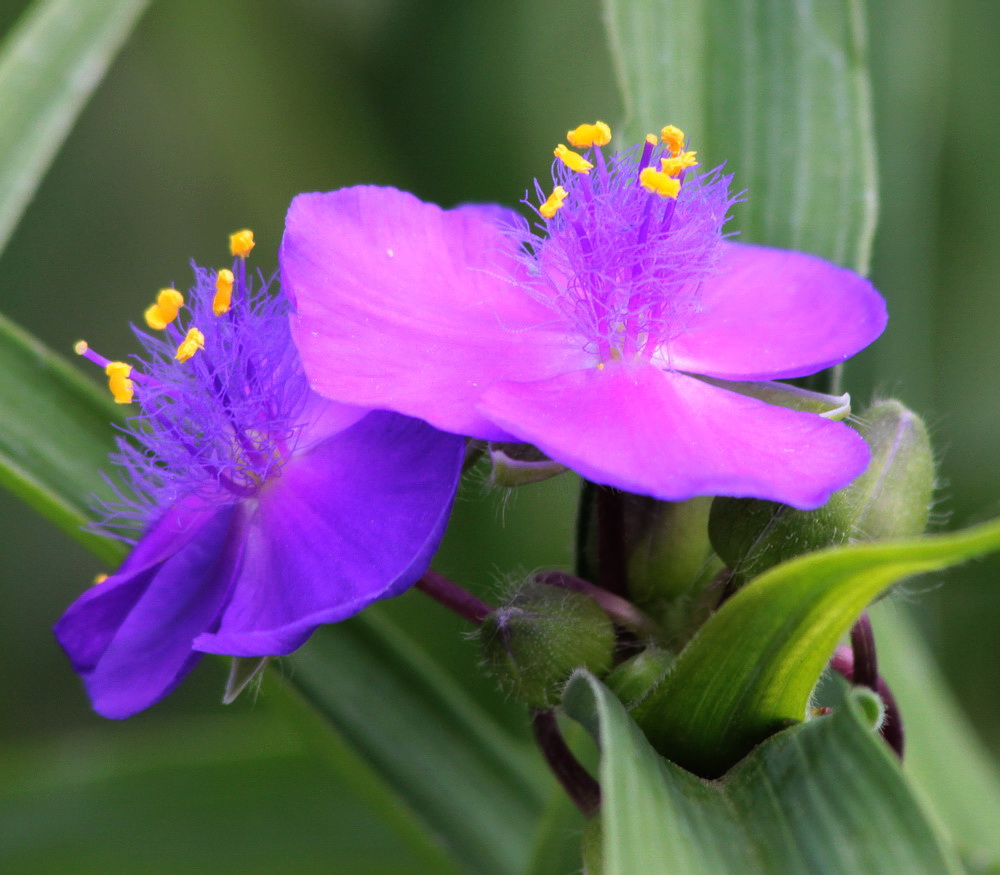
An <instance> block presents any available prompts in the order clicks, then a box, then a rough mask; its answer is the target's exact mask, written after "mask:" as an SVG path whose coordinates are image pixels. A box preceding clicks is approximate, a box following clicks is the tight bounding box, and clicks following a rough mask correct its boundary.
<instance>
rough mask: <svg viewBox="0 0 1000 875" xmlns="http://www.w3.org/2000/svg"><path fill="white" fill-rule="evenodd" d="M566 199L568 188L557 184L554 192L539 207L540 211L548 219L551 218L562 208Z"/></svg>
mask: <svg viewBox="0 0 1000 875" xmlns="http://www.w3.org/2000/svg"><path fill="white" fill-rule="evenodd" d="M564 200H566V189H565V188H563V187H562V186H561V185H557V186H556V187H555V188H554V189H552V194H550V195H549V196H548V197H547V198H546V199H545V203H544V204H542V205H541V206H540V207H539V208H538V212H540V213H541V214H542V215H543V216H544V217H545V218H546V219H551V218H552V217H553V216H554V215H555V214H556V213H558V212H559V210H560V209H562V205H563V201H564Z"/></svg>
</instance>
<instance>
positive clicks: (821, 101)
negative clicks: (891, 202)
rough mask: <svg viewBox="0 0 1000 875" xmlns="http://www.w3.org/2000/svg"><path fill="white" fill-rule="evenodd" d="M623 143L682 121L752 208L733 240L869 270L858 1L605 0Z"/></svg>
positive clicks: (742, 215) (866, 120) (870, 152)
mask: <svg viewBox="0 0 1000 875" xmlns="http://www.w3.org/2000/svg"><path fill="white" fill-rule="evenodd" d="M604 10H605V18H606V20H607V22H608V29H609V34H610V40H611V51H612V56H613V58H614V60H615V63H616V66H617V68H618V71H619V81H620V83H621V87H622V95H623V98H624V102H625V107H626V113H627V118H626V123H625V138H624V142H628V143H635V142H639V141H641V139H642V137H643V136H644V135H645V134H646V133H648V132H650V131H658V130H659V129H660V127H661V126H662V125H664V124H667V123H673V124H677V125H679V126H681V127H682V128H684V129H685V131H686V132H687V133H688V134H689V135H690V137H691V139H692V143H693V145H694V146H695V147H696V148H697V149H698V150H699V154H700V156H701V157H702V159H703V160H704V161H706V162H707V163H708V165H709V166H714V165H717V164H721V163H722V162H726V167H727V169H728V170H729V171H731V172H733V173H735V176H736V179H735V186H736V189H737V190H740V189H744V188H745V189H747V191H748V200H747V202H746V203H745V204H743V205H741V206H740V207H738V208H737V210H736V218H735V221H734V224H733V227H734V228H735V229H736V230H738V231H739V232H740V239H741V240H746V241H752V242H759V243H767V244H769V245H772V246H781V247H785V248H789V249H799V250H804V251H807V252H812V253H815V254H816V255H821V256H823V257H825V258H828V259H830V260H832V261H835V262H837V263H838V264H843V265H846V266H848V267H852V268H854V269H856V270H860V271H864V270H866V269H867V266H868V261H869V257H870V251H871V241H872V235H873V233H874V227H875V215H876V212H877V203H876V185H875V158H874V146H873V133H872V130H873V126H872V118H871V96H870V93H869V88H868V80H867V69H866V61H865V51H866V50H865V32H864V8H863V4H862V2H861V0H801V2H797V3H796V4H795V5H794V10H793V9H792V8H790V7H789V4H788V3H787V2H785V0H750V2H747V0H712V2H711V3H708V2H704V0H698V2H690V0H604Z"/></svg>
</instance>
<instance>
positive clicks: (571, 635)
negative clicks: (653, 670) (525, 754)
mask: <svg viewBox="0 0 1000 875" xmlns="http://www.w3.org/2000/svg"><path fill="white" fill-rule="evenodd" d="M478 634H479V644H480V648H481V650H482V654H483V660H484V662H485V663H486V666H487V668H488V669H489V670H490V671H491V672H492V674H493V676H494V677H495V678H496V679H497V680H498V681H499V683H500V686H501V687H502V688H503V689H504V691H505V692H507V693H510V694H511V695H512V696H514V697H515V698H517V699H519V700H520V701H522V702H524V703H525V704H526V705H529V706H530V707H532V708H551V707H553V706H554V705H557V704H558V703H559V699H560V694H561V693H562V688H563V685H564V684H565V683H566V680H567V679H568V678H569V676H570V674H572V672H573V670H574V669H576V668H586V669H588V670H589V671H590V672H592V673H594V674H596V675H598V676H600V675H603V674H604V673H605V672H607V671H608V669H609V668H611V660H612V656H613V654H614V648H615V630H614V626H613V625H612V623H611V620H610V619H608V615H607V614H606V613H605V612H604V610H603V609H602V608H601V606H600V605H598V604H597V602H595V601H594V600H593V599H592V598H591V597H590V596H588V595H584V594H583V593H579V592H574V591H572V590H568V589H561V588H559V587H554V586H547V585H545V584H542V583H537V582H534V581H532V582H529V583H526V584H525V585H524V586H522V587H521V589H520V590H519V591H518V593H517V595H515V596H514V598H513V599H512V600H511V602H510V603H509V604H508V605H505V606H504V607H500V608H497V609H496V610H495V611H493V613H491V614H490V615H489V616H488V617H487V618H486V619H485V620H484V621H483V625H482V626H481V627H480V630H479V633H478Z"/></svg>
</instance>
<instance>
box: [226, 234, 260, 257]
mask: <svg viewBox="0 0 1000 875" xmlns="http://www.w3.org/2000/svg"><path fill="white" fill-rule="evenodd" d="M253 247H254V242H253V231H250V230H248V229H244V230H242V231H237V232H236V233H235V234H230V235H229V251H230V252H232V253H233V255H238V256H239V257H240V258H246V257H247V256H248V255H249V254H250V250H251V249H253Z"/></svg>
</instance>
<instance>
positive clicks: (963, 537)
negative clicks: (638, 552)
mask: <svg viewBox="0 0 1000 875" xmlns="http://www.w3.org/2000/svg"><path fill="white" fill-rule="evenodd" d="M996 550H1000V520H994V521H993V522H990V523H985V524H983V525H980V526H977V527H975V528H971V529H966V530H965V531H961V532H954V533H950V534H944V535H935V536H927V537H923V538H915V539H909V540H902V541H884V542H880V543H873V544H856V545H852V546H844V547H836V548H831V549H829V550H823V551H821V552H818V553H810V554H808V555H806V556H802V557H799V558H797V559H793V560H790V561H788V562H784V563H782V564H781V565H777V566H775V567H774V568H772V569H771V570H770V571H767V572H765V573H764V574H762V575H761V576H760V577H757V578H755V579H754V580H753V581H751V582H750V583H749V584H748V585H747V586H746V587H744V588H743V589H742V590H740V591H739V592H738V593H736V595H735V596H733V597H732V598H731V599H729V600H728V601H727V602H726V603H725V604H723V606H722V607H721V608H720V610H719V611H718V612H717V613H716V614H714V615H713V616H712V617H711V619H709V621H708V622H707V623H705V625H704V626H702V628H701V630H700V631H699V633H698V635H697V636H696V637H695V638H694V640H692V641H691V643H690V644H689V645H688V646H687V647H686V648H685V649H684V651H683V652H682V653H681V654H680V656H679V657H678V659H677V662H676V664H675V666H674V669H673V671H672V672H671V673H670V674H669V675H668V676H667V678H666V679H665V680H664V681H663V683H662V684H660V685H659V686H658V687H657V688H656V689H655V690H654V691H653V692H652V693H651V694H650V696H649V697H647V698H646V699H645V700H643V701H642V702H641V703H640V704H639V705H638V706H637V707H636V709H635V710H634V711H633V716H634V717H635V719H636V721H637V722H638V724H639V725H640V726H641V727H642V728H643V730H644V731H645V732H646V734H647V735H648V736H649V739H650V741H651V742H652V744H653V746H654V747H656V749H657V750H659V751H660V752H661V753H662V754H664V755H665V756H667V757H668V758H670V759H671V760H673V761H674V762H677V763H678V764H680V765H682V766H684V767H685V768H687V769H689V770H691V771H694V772H697V773H698V774H701V775H707V776H713V777H714V776H716V775H720V774H722V772H724V771H725V770H727V769H728V768H730V767H731V766H732V765H733V764H734V763H735V762H736V761H737V760H739V759H740V758H741V757H743V756H744V755H745V754H746V753H747V752H748V751H749V750H750V749H751V748H752V747H753V746H754V745H755V744H757V743H758V742H760V741H763V740H764V739H765V738H767V737H768V736H769V735H771V734H772V733H774V732H776V731H777V730H779V729H782V728H783V727H785V726H789V725H792V724H795V723H797V722H799V721H800V720H802V719H803V718H804V717H805V713H806V705H807V703H808V701H809V696H810V695H811V693H812V691H813V688H814V687H815V685H816V682H817V680H818V679H819V676H820V673H821V672H822V671H823V669H824V667H825V666H826V663H827V661H828V660H829V658H830V656H831V654H832V653H833V649H834V647H835V646H836V644H837V642H838V640H840V638H841V637H842V636H843V635H844V634H846V633H847V631H848V630H849V629H850V628H851V626H852V625H853V623H854V621H855V620H856V619H857V618H858V617H859V616H860V614H861V612H862V611H863V610H864V609H865V607H866V606H867V605H868V604H869V602H871V601H872V599H874V598H875V597H876V596H877V595H879V593H881V592H883V591H884V590H885V589H886V588H887V587H889V586H891V585H892V584H894V583H896V582H897V581H899V580H902V579H903V578H906V577H910V576H912V575H915V574H921V573H924V572H928V571H936V570H938V569H941V568H946V567H948V566H949V565H953V564H956V563H959V562H963V561H966V560H968V559H972V558H974V557H977V556H983V555H986V554H988V553H991V552H994V551H996Z"/></svg>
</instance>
